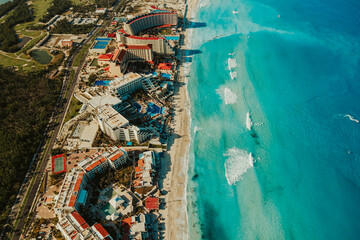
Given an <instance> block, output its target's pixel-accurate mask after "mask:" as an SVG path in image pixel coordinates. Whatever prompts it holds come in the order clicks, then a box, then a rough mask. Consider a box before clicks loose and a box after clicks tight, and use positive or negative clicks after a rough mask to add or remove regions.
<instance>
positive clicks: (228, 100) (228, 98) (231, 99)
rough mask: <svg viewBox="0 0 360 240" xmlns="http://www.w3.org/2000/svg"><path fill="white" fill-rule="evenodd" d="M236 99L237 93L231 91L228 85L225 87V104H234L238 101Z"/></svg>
mask: <svg viewBox="0 0 360 240" xmlns="http://www.w3.org/2000/svg"><path fill="white" fill-rule="evenodd" d="M236 100H237V95H236V93H234V92H233V91H231V89H230V88H227V87H226V88H225V89H224V101H225V104H234V103H236Z"/></svg>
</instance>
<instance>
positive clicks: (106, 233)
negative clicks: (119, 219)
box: [93, 223, 109, 238]
mask: <svg viewBox="0 0 360 240" xmlns="http://www.w3.org/2000/svg"><path fill="white" fill-rule="evenodd" d="M93 228H95V229H96V230H97V231H98V232H99V233H100V235H101V236H102V237H103V238H105V237H106V236H108V235H109V233H108V232H107V231H106V230H105V228H104V227H103V226H102V225H101V224H100V223H96V224H95V225H94V226H93Z"/></svg>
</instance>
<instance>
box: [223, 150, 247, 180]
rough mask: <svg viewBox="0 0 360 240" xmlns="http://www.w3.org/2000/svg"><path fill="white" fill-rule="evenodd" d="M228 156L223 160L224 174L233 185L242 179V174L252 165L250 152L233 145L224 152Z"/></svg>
mask: <svg viewBox="0 0 360 240" xmlns="http://www.w3.org/2000/svg"><path fill="white" fill-rule="evenodd" d="M224 156H225V157H228V158H227V159H226V162H225V176H226V180H227V182H228V184H229V185H234V184H235V183H236V182H237V181H239V180H240V179H242V175H243V174H244V173H246V172H247V171H248V170H249V169H250V168H252V167H253V166H254V163H253V161H254V159H253V157H252V155H251V153H248V152H247V151H245V150H242V149H238V148H236V147H233V148H231V149H228V150H227V151H226V153H225V154H224Z"/></svg>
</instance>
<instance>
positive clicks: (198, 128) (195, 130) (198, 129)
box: [194, 126, 202, 133]
mask: <svg viewBox="0 0 360 240" xmlns="http://www.w3.org/2000/svg"><path fill="white" fill-rule="evenodd" d="M200 130H202V128H201V127H196V126H195V127H194V133H197V132H198V131H200Z"/></svg>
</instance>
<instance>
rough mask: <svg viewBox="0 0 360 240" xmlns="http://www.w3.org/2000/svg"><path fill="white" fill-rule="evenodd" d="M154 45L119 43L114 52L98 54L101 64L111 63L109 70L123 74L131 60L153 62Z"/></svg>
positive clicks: (112, 72)
mask: <svg viewBox="0 0 360 240" xmlns="http://www.w3.org/2000/svg"><path fill="white" fill-rule="evenodd" d="M153 59H154V55H153V52H152V46H151V45H150V44H148V45H123V44H121V45H119V48H118V49H117V50H116V51H115V53H114V54H101V55H99V56H98V63H99V65H101V66H103V65H105V64H108V65H109V71H110V72H111V74H113V75H114V76H122V75H123V73H124V72H125V71H126V68H127V66H128V63H129V62H148V63H151V64H152V63H153Z"/></svg>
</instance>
